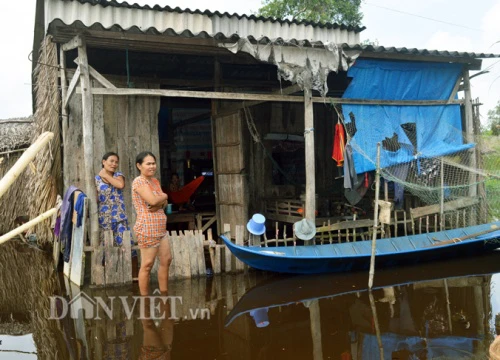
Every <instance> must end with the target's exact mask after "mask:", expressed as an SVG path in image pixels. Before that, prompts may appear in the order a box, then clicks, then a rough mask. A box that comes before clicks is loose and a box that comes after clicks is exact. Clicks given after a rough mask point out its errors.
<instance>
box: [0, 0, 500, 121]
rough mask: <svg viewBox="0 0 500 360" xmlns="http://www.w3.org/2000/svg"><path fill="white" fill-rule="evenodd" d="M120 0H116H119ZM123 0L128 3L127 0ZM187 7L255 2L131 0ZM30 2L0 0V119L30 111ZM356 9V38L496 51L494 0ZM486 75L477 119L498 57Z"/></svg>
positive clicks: (389, 1) (243, 7) (385, 3)
mask: <svg viewBox="0 0 500 360" xmlns="http://www.w3.org/2000/svg"><path fill="white" fill-rule="evenodd" d="M119 1H121V0H119ZM129 2H131V3H132V2H134V1H133V0H129ZM135 2H137V3H139V4H141V5H142V4H150V5H154V4H159V5H163V6H164V5H169V6H171V7H177V6H178V7H180V8H183V9H184V8H190V9H200V10H205V9H209V10H211V11H215V10H218V11H220V12H229V13H238V14H252V13H254V12H255V11H257V9H258V8H259V7H260V6H261V0H245V1H234V0H232V1H226V0H211V1H209V2H207V1H206V0H135ZM35 3H36V1H35V0H15V1H14V0H10V1H4V2H2V11H1V13H0V39H1V44H2V48H3V49H4V50H3V51H2V56H0V79H1V82H2V86H1V87H0V119H7V118H12V117H23V116H28V115H30V114H31V113H32V105H31V104H32V101H31V87H32V84H31V62H30V60H29V55H30V52H31V49H32V47H33V26H34V19H35ZM361 11H362V12H363V14H364V17H363V21H362V24H363V26H366V30H364V31H363V32H362V33H361V40H367V39H368V40H370V41H376V42H377V43H378V44H379V45H383V46H386V47H387V46H395V47H406V48H418V49H433V50H452V51H469V52H471V51H472V52H484V53H496V54H500V42H499V43H497V44H495V42H497V41H500V21H499V20H498V19H500V0H480V1H474V2H471V1H469V0H418V1H414V0H406V1H401V0H365V1H364V3H363V5H362V8H361ZM485 68H488V69H489V70H490V72H489V73H487V74H484V75H480V76H478V77H475V78H473V79H472V80H471V84H472V97H473V98H477V97H479V98H480V100H481V102H482V103H483V104H484V105H483V106H482V107H481V116H482V121H485V120H486V118H487V112H488V110H490V109H492V108H494V107H495V105H496V104H497V102H498V100H500V59H493V60H483V69H485Z"/></svg>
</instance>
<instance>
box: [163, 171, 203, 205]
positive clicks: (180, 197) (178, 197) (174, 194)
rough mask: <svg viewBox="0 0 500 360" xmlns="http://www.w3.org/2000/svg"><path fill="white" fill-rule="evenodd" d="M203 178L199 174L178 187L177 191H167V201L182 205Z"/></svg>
mask: <svg viewBox="0 0 500 360" xmlns="http://www.w3.org/2000/svg"><path fill="white" fill-rule="evenodd" d="M203 180H205V177H204V176H200V177H198V178H196V179H194V180H193V181H191V182H190V183H187V184H186V185H184V186H183V187H182V189H180V190H179V191H168V192H167V195H168V202H169V203H173V204H177V205H182V204H185V203H187V202H188V201H189V198H190V197H191V196H192V195H193V194H194V192H195V191H196V189H198V187H199V186H200V185H201V183H202V182H203Z"/></svg>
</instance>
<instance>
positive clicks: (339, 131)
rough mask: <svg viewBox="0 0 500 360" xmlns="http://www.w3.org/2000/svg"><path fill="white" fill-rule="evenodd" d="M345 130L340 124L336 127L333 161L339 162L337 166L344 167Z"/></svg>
mask: <svg viewBox="0 0 500 360" xmlns="http://www.w3.org/2000/svg"><path fill="white" fill-rule="evenodd" d="M344 149H345V130H344V126H343V125H342V124H341V123H340V122H338V123H337V125H335V135H334V137H333V151H332V159H333V160H335V161H336V162H337V166H343V165H344Z"/></svg>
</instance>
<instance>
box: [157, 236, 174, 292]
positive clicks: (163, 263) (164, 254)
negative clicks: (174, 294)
mask: <svg viewBox="0 0 500 360" xmlns="http://www.w3.org/2000/svg"><path fill="white" fill-rule="evenodd" d="M158 258H159V260H160V266H159V267H158V284H159V285H160V292H161V293H162V294H166V293H167V291H168V269H169V267H170V263H171V262H172V253H171V252H170V243H169V241H168V237H167V236H165V237H164V238H163V239H161V240H160V248H159V251H158Z"/></svg>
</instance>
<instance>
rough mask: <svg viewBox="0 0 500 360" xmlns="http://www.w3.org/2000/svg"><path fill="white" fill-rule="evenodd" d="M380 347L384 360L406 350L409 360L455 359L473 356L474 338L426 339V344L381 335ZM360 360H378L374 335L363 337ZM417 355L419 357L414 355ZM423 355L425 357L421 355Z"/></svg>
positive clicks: (409, 339)
mask: <svg viewBox="0 0 500 360" xmlns="http://www.w3.org/2000/svg"><path fill="white" fill-rule="evenodd" d="M381 338H382V347H383V348H384V359H387V360H391V359H393V357H392V355H393V352H395V351H398V350H403V349H406V350H408V351H409V352H410V353H411V354H412V355H413V356H412V357H410V359H422V358H426V359H435V358H442V359H457V358H461V357H463V356H464V355H473V354H474V342H476V341H477V339H475V338H466V337H460V336H446V337H441V338H428V339H426V343H424V342H423V339H422V338H421V337H417V336H408V337H406V336H403V335H399V334H393V333H386V334H382V336H381ZM362 354H363V355H362V359H364V360H371V359H380V356H379V351H378V342H377V337H376V336H375V335H370V334H364V335H363V352H362ZM416 354H419V355H420V356H418V355H416ZM423 354H425V356H424V355H423Z"/></svg>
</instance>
